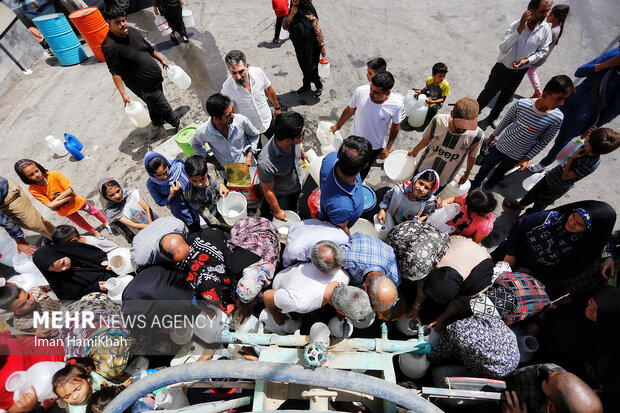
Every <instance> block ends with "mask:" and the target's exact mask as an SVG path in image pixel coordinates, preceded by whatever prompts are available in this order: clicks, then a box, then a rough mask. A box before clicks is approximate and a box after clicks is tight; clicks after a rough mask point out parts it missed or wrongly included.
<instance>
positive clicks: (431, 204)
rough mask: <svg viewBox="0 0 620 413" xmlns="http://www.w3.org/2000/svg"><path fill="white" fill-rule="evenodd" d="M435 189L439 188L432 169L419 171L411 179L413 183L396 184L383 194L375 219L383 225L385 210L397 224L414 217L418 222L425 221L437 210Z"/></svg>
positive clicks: (437, 179)
mask: <svg viewBox="0 0 620 413" xmlns="http://www.w3.org/2000/svg"><path fill="white" fill-rule="evenodd" d="M437 188H439V175H438V174H437V172H435V171H434V170H432V169H424V170H422V171H420V172H419V173H418V174H417V175H416V176H414V177H413V182H410V181H405V182H401V183H399V184H396V185H394V186H393V187H392V189H390V190H389V191H388V192H387V193H386V194H385V196H384V197H383V201H381V204H380V205H379V206H380V207H381V209H380V210H379V213H378V214H377V219H378V220H379V222H381V223H382V224H383V223H384V222H385V213H386V210H387V212H389V213H390V215H392V217H394V221H396V223H397V224H400V223H401V222H402V221H405V220H408V219H411V218H414V217H416V218H418V219H420V220H424V219H426V217H427V216H429V215H430V214H432V213H433V212H435V209H436V208H437V198H436V197H435V192H436V191H437Z"/></svg>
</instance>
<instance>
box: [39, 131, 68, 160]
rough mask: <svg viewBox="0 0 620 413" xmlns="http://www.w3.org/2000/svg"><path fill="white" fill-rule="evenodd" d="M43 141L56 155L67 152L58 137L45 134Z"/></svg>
mask: <svg viewBox="0 0 620 413" xmlns="http://www.w3.org/2000/svg"><path fill="white" fill-rule="evenodd" d="M45 142H46V143H47V147H48V148H50V149H51V150H52V151H53V152H54V153H55V154H56V155H57V156H65V155H67V154H68V153H69V152H68V151H67V149H66V148H65V145H64V144H63V143H62V142H61V141H60V139H56V138H54V137H53V136H52V135H48V136H46V137H45Z"/></svg>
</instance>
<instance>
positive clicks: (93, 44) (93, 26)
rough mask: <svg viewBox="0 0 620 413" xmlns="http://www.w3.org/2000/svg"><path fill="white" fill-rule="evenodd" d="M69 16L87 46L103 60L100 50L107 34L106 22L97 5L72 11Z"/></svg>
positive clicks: (98, 58)
mask: <svg viewBox="0 0 620 413" xmlns="http://www.w3.org/2000/svg"><path fill="white" fill-rule="evenodd" d="M69 18H70V19H71V21H72V22H73V24H75V27H77V29H78V30H79V31H80V33H81V34H82V37H83V38H84V40H86V43H88V46H90V49H91V50H92V51H93V53H94V54H95V56H96V57H97V60H99V61H100V62H103V61H104V60H105V58H104V57H103V52H102V51H101V43H102V42H103V39H105V37H106V36H107V34H108V30H110V28H109V27H108V24H107V23H106V22H105V20H104V19H103V16H102V15H101V12H100V11H99V9H98V8H97V7H86V8H84V9H79V10H76V11H74V12H73V13H71V14H70V15H69Z"/></svg>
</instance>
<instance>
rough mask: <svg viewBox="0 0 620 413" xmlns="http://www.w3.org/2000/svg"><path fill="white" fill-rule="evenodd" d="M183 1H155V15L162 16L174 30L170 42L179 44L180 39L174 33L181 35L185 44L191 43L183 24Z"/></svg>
mask: <svg viewBox="0 0 620 413" xmlns="http://www.w3.org/2000/svg"><path fill="white" fill-rule="evenodd" d="M183 4H184V3H183V0H153V13H155V15H158V14H159V13H161V15H162V16H164V17H165V18H166V20H167V21H168V25H169V26H170V28H171V29H172V33H171V34H170V40H173V41H175V42H178V39H177V37H176V35H175V34H174V32H177V33H179V34H180V35H181V38H182V39H183V41H184V42H185V43H187V42H189V39H188V38H187V29H186V28H185V23H184V22H183Z"/></svg>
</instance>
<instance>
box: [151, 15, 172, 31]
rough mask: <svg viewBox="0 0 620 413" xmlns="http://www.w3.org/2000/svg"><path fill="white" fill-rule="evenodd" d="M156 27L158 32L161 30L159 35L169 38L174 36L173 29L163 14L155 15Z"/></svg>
mask: <svg viewBox="0 0 620 413" xmlns="http://www.w3.org/2000/svg"><path fill="white" fill-rule="evenodd" d="M155 26H157V30H159V34H161V35H162V36H168V35H170V34H172V29H171V28H170V25H168V20H166V18H165V17H164V16H162V15H161V14H156V15H155Z"/></svg>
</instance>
